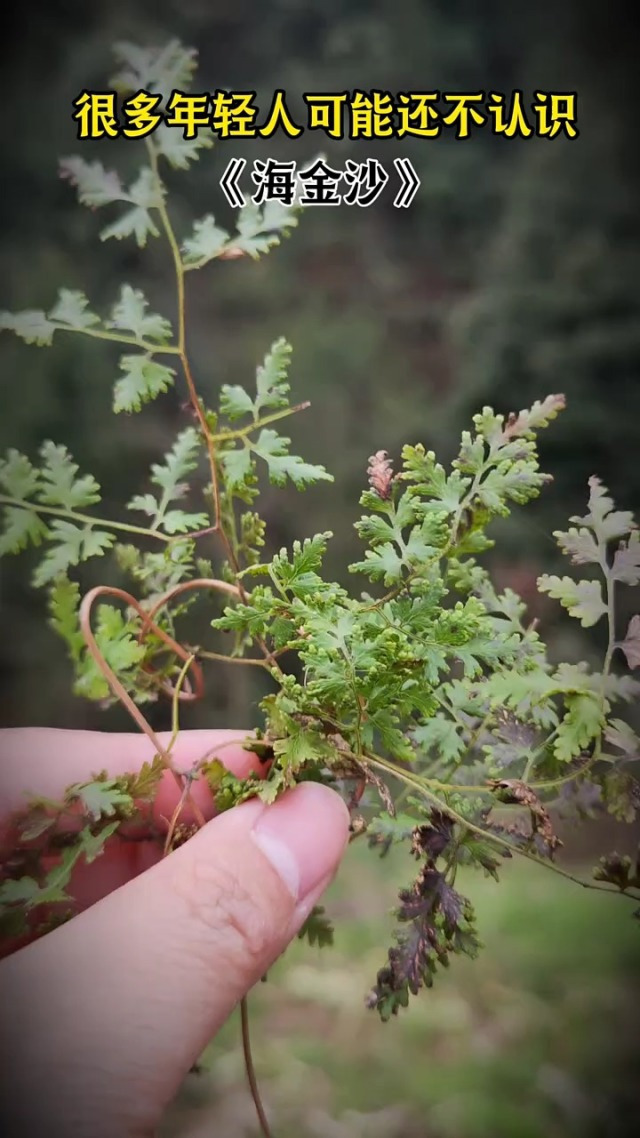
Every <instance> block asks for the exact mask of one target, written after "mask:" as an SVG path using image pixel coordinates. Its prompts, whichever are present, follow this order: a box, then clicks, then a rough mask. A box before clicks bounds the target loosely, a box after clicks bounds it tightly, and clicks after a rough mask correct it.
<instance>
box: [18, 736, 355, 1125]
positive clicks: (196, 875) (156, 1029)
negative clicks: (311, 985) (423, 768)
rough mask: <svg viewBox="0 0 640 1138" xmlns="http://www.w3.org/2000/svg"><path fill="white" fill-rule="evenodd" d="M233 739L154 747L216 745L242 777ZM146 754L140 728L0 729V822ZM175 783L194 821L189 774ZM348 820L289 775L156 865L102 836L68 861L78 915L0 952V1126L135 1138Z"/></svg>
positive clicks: (236, 994) (294, 923)
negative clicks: (278, 787)
mask: <svg viewBox="0 0 640 1138" xmlns="http://www.w3.org/2000/svg"><path fill="white" fill-rule="evenodd" d="M241 737H242V734H241V733H240V732H234V731H214V732H211V731H186V732H182V733H181V734H180V735H179V736H178V741H177V743H176V746H175V749H174V751H173V752H172V758H173V761H174V763H175V766H176V768H177V769H179V770H188V769H190V767H191V766H192V765H193V763H194V762H195V761H196V760H197V759H198V758H200V757H201V756H202V755H203V754H204V753H205V752H207V751H210V750H211V749H212V748H213V747H221V746H222V745H224V750H222V751H221V755H220V757H221V758H222V760H223V761H224V764H225V766H227V767H229V769H231V770H233V772H234V773H235V774H237V775H240V776H243V775H246V774H247V773H248V772H249V770H250V769H252V767H255V766H257V761H256V759H255V757H254V756H252V755H250V754H249V753H248V752H246V751H244V750H243V749H242V747H241V745H240V743H239V742H238V743H237V744H230V740H232V739H238V740H239V739H240V738H241ZM160 738H161V740H163V741H164V742H166V741H167V740H166V738H165V737H163V736H160ZM150 757H152V756H150V755H149V744H148V741H147V740H146V739H145V738H144V736H137V735H113V734H103V733H99V732H88V731H57V730H49V729H24V730H22V729H17V730H8V731H1V732H0V831H1V828H2V825H3V822H4V825H5V828H6V819H7V817H8V815H9V814H10V813H11V812H12V811H14V810H16V809H18V808H19V807H20V806H21V805H24V794H25V792H31V793H38V794H42V795H46V796H51V797H54V796H56V795H59V794H60V793H61V792H62V791H63V790H64V788H65V787H66V786H68V785H69V784H71V783H73V782H79V781H82V780H83V779H86V778H87V777H89V776H90V774H91V773H92V772H95V771H97V770H103V769H106V770H108V771H109V773H110V774H112V775H117V774H122V773H125V772H129V771H134V770H136V769H138V768H139V767H140V766H141V765H142V763H143V762H144V761H145V759H149V758H150ZM192 793H193V798H194V800H195V802H196V803H197V805H198V806H199V807H200V809H201V811H202V813H203V814H204V815H205V817H207V818H211V816H212V813H213V810H212V803H211V798H210V795H209V794H208V791H207V788H206V784H204V782H203V781H196V782H194V784H193V788H192ZM178 798H179V791H178V788H177V786H176V784H175V781H174V780H173V779H172V777H171V776H170V775H169V774H168V773H167V774H166V775H165V776H163V782H162V784H161V786H160V788H159V791H158V797H157V799H156V802H155V805H154V810H155V812H156V815H157V816H158V817H160V816H162V817H166V818H168V817H170V816H171V813H172V811H173V809H174V808H175V805H176V804H177V802H178ZM348 822H349V819H348V813H347V810H346V807H345V805H344V803H343V802H342V801H341V799H340V798H339V797H338V795H337V794H335V792H334V791H332V790H330V789H328V788H327V787H324V786H320V785H318V784H315V783H304V784H302V785H300V786H297V787H296V788H295V789H293V790H291V791H288V792H287V793H286V794H285V795H283V796H282V798H280V799H279V800H278V801H277V802H276V803H275V804H274V805H272V806H265V805H264V804H263V803H262V802H260V801H259V800H257V799H254V800H251V801H249V802H246V803H244V804H243V805H241V806H237V807H235V808H234V809H233V810H231V811H229V812H227V813H224V814H222V815H220V816H219V817H217V818H214V819H213V820H212V821H209V822H207V824H206V825H205V826H204V827H203V828H202V829H201V830H199V831H198V833H197V834H195V836H194V837H193V838H191V839H190V841H188V842H186V843H185V844H184V845H182V846H180V847H179V848H178V849H177V850H175V851H174V852H173V853H172V854H170V856H169V857H168V858H165V859H161V854H160V852H159V851H158V849H157V848H156V847H155V846H152V845H151V843H146V842H143V843H140V842H138V843H136V842H126V841H121V840H120V839H119V838H118V837H117V836H115V837H113V838H111V839H109V841H108V842H107V845H106V847H105V851H104V853H103V855H102V856H101V857H99V858H98V859H97V860H96V861H95V862H93V863H92V864H91V865H79V866H78V867H77V868H76V869H75V871H74V875H73V878H72V882H71V886H70V892H71V893H72V895H73V896H74V897H75V898H76V899H77V903H78V906H79V907H80V908H81V909H82V910H83V911H81V912H80V913H79V915H78V916H76V917H74V918H73V919H72V920H71V921H69V922H68V923H67V924H64V925H62V926H60V927H59V928H57V929H55V930H54V931H53V932H51V933H49V934H47V935H46V936H45V937H43V938H42V939H40V940H38V941H36V942H34V943H32V944H29V945H27V946H26V947H23V948H20V949H18V951H16V952H14V953H13V955H11V956H9V957H8V958H7V959H5V960H3V961H1V962H0V1006H2V1010H3V1015H2V1021H1V1024H0V1063H1V1065H2V1091H1V1096H2V1097H1V1102H0V1121H2V1122H3V1123H4V1126H3V1132H4V1133H5V1134H7V1135H9V1136H12V1135H14V1134H20V1135H21V1138H30V1136H31V1135H38V1136H40V1135H42V1134H46V1135H47V1136H48V1138H58V1135H60V1136H62V1135H64V1136H65V1138H79V1136H82V1138H89V1136H90V1138H127V1136H132V1138H133V1136H134V1135H135V1136H136V1138H143V1136H147V1135H153V1134H154V1132H155V1128H156V1126H157V1124H158V1122H159V1120H160V1118H161V1117H162V1115H163V1113H164V1110H165V1108H166V1107H167V1105H168V1104H169V1102H170V1101H171V1099H172V1098H173V1097H174V1095H175V1093H176V1091H177V1090H178V1088H179V1086H180V1083H181V1081H182V1079H183V1078H184V1076H185V1075H186V1073H187V1072H188V1070H189V1069H190V1067H191V1066H192V1065H193V1063H194V1062H195V1061H196V1059H197V1058H198V1056H199V1055H200V1054H201V1053H202V1051H203V1050H204V1048H205V1046H206V1045H207V1043H208V1042H209V1041H210V1039H211V1038H212V1037H213V1035H215V1033H216V1031H217V1030H218V1029H219V1028H220V1027H221V1025H222V1024H223V1023H224V1021H225V1020H226V1019H227V1018H228V1016H229V1015H230V1013H231V1012H232V1010H233V1009H234V1007H235V1006H236V1004H237V1003H238V1002H239V1000H240V999H241V998H242V997H243V996H244V995H245V994H246V992H247V991H248V990H249V989H250V988H251V987H252V986H253V985H254V984H255V983H256V982H257V981H258V980H260V978H261V977H262V976H263V975H264V974H265V972H267V970H268V969H269V968H270V966H271V965H272V964H273V962H274V960H276V958H277V957H278V956H279V955H280V954H281V953H282V952H283V951H284V949H285V948H286V946H287V944H288V943H289V942H290V941H291V940H292V939H293V938H294V937H295V935H296V933H297V932H298V931H299V929H300V927H301V926H302V924H303V923H304V921H305V919H306V917H307V915H308V913H309V911H310V910H311V908H312V907H313V905H314V904H316V902H317V900H318V898H319V897H320V895H321V894H322V892H323V891H324V889H325V888H326V887H327V885H328V884H329V882H330V881H331V879H332V878H333V876H334V874H335V872H336V869H337V866H338V863H339V861H340V858H341V856H342V853H343V851H344V849H345V847H346V844H347V840H348Z"/></svg>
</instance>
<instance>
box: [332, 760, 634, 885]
mask: <svg viewBox="0 0 640 1138" xmlns="http://www.w3.org/2000/svg"><path fill="white" fill-rule="evenodd" d="M353 757H354V758H357V756H355V755H354V756H353ZM362 759H364V761H365V762H368V763H371V765H372V766H374V767H378V768H379V769H380V770H383V771H385V772H386V773H387V774H393V775H394V776H395V777H397V778H399V779H401V780H402V781H403V782H405V783H407V784H408V785H410V786H412V787H413V788H414V789H415V790H417V791H419V792H420V794H422V795H423V797H424V798H426V799H427V800H428V801H429V802H432V803H433V805H434V806H437V807H438V809H439V810H442V812H443V813H444V814H448V815H449V817H450V818H452V819H453V821H454V822H457V823H458V824H459V825H460V826H463V827H465V829H467V830H469V831H470V832H471V833H472V834H476V835H477V836H478V837H480V838H483V839H484V840H485V841H488V842H492V843H493V844H494V845H497V846H500V847H501V848H503V849H506V850H508V851H509V853H510V854H511V855H513V854H517V855H518V856H519V857H524V858H526V859H527V860H528V861H533V862H535V863H536V865H541V866H543V867H544V868H545V869H549V870H551V871H552V872H553V873H557V874H559V875H560V877H566V878H567V880H568V881H573V882H574V884H575V885H580V886H582V888H583V889H597V890H599V891H601V892H604V893H617V892H620V891H619V890H616V889H615V888H612V889H610V888H609V887H608V886H607V885H605V884H602V885H599V884H598V883H597V882H594V881H583V880H582V878H581V877H576V876H575V875H574V874H573V873H569V871H568V870H566V869H561V868H560V866H558V865H556V864H555V863H554V862H551V861H547V860H545V858H542V857H539V856H538V854H535V853H533V852H532V851H530V850H524V849H519V848H518V847H517V846H514V845H513V844H512V843H511V842H509V841H507V839H506V838H502V837H501V836H500V835H499V834H494V833H492V831H491V830H484V829H483V828H482V826H477V825H476V824H475V823H474V822H470V821H469V819H468V818H465V817H464V815H462V814H459V813H458V811H457V810H454V809H453V808H452V807H451V806H449V805H447V803H446V802H443V801H442V799H441V798H439V797H438V795H437V794H435V793H434V792H433V791H432V790H430V789H429V787H428V786H426V785H425V783H424V781H423V780H422V779H421V778H420V777H419V776H418V775H414V774H412V773H411V772H410V771H406V770H402V769H401V768H399V767H397V766H396V765H395V764H394V763H392V762H390V761H388V760H387V759H383V758H382V756H380V755H376V756H375V757H374V756H372V755H371V754H369V753H367V754H363V755H362ZM431 785H433V784H431ZM442 789H448V790H453V791H456V790H461V789H464V790H469V787H454V786H452V787H446V786H444V785H443V786H442ZM484 789H485V791H486V792H488V788H487V787H485V788H484ZM621 896H626V897H629V898H631V899H633V900H635V901H637V900H640V894H637V895H636V894H634V893H630V892H628V891H625V892H624V893H621Z"/></svg>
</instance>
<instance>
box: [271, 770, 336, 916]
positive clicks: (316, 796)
mask: <svg viewBox="0 0 640 1138" xmlns="http://www.w3.org/2000/svg"><path fill="white" fill-rule="evenodd" d="M251 837H252V838H253V840H254V842H255V843H256V845H257V846H259V848H260V849H261V851H262V853H263V854H264V856H265V857H266V858H267V859H268V860H269V861H270V863H271V865H272V866H273V868H274V869H275V871H276V873H277V874H278V875H279V876H280V878H281V879H282V881H283V882H284V884H285V885H286V887H287V889H288V890H289V892H290V893H291V895H292V897H293V898H294V900H296V901H304V899H305V897H307V895H308V894H310V893H311V892H312V891H313V890H314V889H316V888H317V886H318V885H319V884H320V883H321V882H323V881H324V880H328V879H330V877H331V876H332V874H333V873H334V872H335V870H336V868H337V865H338V862H339V861H340V858H341V857H342V854H343V852H344V849H345V846H346V844H347V841H348V838H349V814H348V811H347V808H346V806H345V804H344V802H343V801H342V799H341V798H340V797H339V795H338V794H336V792H335V791H334V790H331V789H330V788H329V787H326V786H321V785H320V783H314V782H305V783H301V784H300V785H299V786H297V787H295V789H293V790H290V791H288V792H287V793H286V794H285V795H283V797H282V798H280V799H279V800H278V801H277V802H275V803H274V804H273V806H268V807H267V808H266V809H265V810H263V811H262V813H261V814H260V816H259V818H258V819H257V821H256V824H255V826H254V828H253V830H252V831H251Z"/></svg>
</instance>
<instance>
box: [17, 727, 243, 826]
mask: <svg viewBox="0 0 640 1138" xmlns="http://www.w3.org/2000/svg"><path fill="white" fill-rule="evenodd" d="M249 738H250V732H248V731H243V730H241V729H238V730H237V731H236V730H231V729H226V730H219V731H202V730H199V731H181V732H180V733H179V735H178V737H177V739H176V742H175V746H174V748H173V749H172V751H171V760H172V763H173V765H174V767H175V769H176V770H178V771H185V772H186V771H188V770H191V769H192V768H193V766H194V764H195V763H196V762H197V761H198V760H199V759H201V758H203V756H205V755H208V756H209V757H211V758H213V757H216V756H217V757H219V758H220V761H221V762H222V763H223V764H224V766H225V767H227V768H228V769H229V770H231V771H232V772H233V773H234V774H235V775H238V777H240V778H244V777H246V776H247V775H248V774H249V773H250V772H251V771H255V772H256V773H260V771H261V769H263V768H262V766H261V764H260V761H259V760H258V759H257V757H256V756H255V755H253V754H252V753H251V752H250V751H246V750H244V748H243V746H242V743H243V741H244V740H247V739H249ZM158 740H159V742H160V743H161V745H162V746H168V745H169V742H170V740H171V735H170V733H169V732H167V731H165V732H158ZM154 753H155V752H154V748H153V745H152V743H151V742H150V741H149V740H148V739H147V738H146V736H144V735H138V734H134V733H124V732H123V733H118V734H116V733H110V732H106V731H67V730H63V729H58V728H52V727H51V728H49V727H16V728H6V729H4V730H0V821H3V820H6V818H7V816H8V815H10V814H12V813H13V812H14V811H15V810H20V809H21V808H23V807H25V806H26V805H27V804H28V798H29V796H30V795H41V796H42V797H45V798H52V799H57V798H60V797H62V795H63V794H64V791H65V789H66V787H68V786H70V785H71V784H72V783H76V782H80V783H81V782H88V781H89V780H90V779H91V776H92V775H94V774H99V773H100V772H101V771H103V770H106V771H107V772H108V773H109V775H111V776H113V777H116V776H118V775H123V774H133V773H135V772H136V771H138V770H140V768H141V767H142V766H143V764H144V763H145V762H151V761H152V759H153V757H154ZM179 797H180V790H179V787H178V786H177V784H176V781H175V779H174V778H173V776H172V775H171V772H170V771H164V772H163V775H162V779H161V783H160V786H159V788H158V792H157V797H156V801H155V804H154V810H157V811H159V813H161V814H164V815H165V816H166V815H167V812H169V814H170V813H171V811H172V810H173V809H175V806H176V805H177V802H178V801H179ZM192 798H193V801H194V803H195V804H196V806H199V807H200V809H201V810H202V812H203V814H204V815H205V816H208V817H210V816H211V814H212V813H213V803H212V799H211V794H210V792H209V790H208V787H207V784H206V781H205V779H204V778H199V779H196V780H194V783H193V787H192Z"/></svg>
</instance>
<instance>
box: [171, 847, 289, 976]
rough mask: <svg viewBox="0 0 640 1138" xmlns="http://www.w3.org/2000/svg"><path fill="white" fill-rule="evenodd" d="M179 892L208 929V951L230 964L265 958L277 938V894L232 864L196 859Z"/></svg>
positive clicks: (205, 931) (196, 919) (249, 963)
mask: <svg viewBox="0 0 640 1138" xmlns="http://www.w3.org/2000/svg"><path fill="white" fill-rule="evenodd" d="M178 888H179V890H180V892H181V893H182V896H183V899H184V900H185V902H186V904H187V907H188V912H189V917H190V918H191V920H193V921H194V922H195V924H196V926H197V927H199V928H200V929H201V930H203V934H204V937H203V940H204V945H203V947H206V951H208V952H210V951H211V943H212V940H213V941H214V942H215V952H216V955H217V957H218V959H222V960H224V961H225V963H227V964H229V966H230V967H232V966H234V965H235V966H236V967H239V968H244V969H245V970H246V969H247V968H248V967H251V966H252V965H254V964H256V965H257V964H258V963H259V962H260V961H263V960H264V959H265V958H266V957H267V955H268V953H269V950H270V947H271V945H272V943H273V939H274V932H275V930H274V917H273V914H274V912H275V910H276V906H275V904H273V903H272V902H274V901H275V899H274V898H271V897H270V896H269V890H268V889H265V888H263V887H260V888H258V884H257V883H255V884H254V883H253V882H250V883H246V882H244V881H242V880H240V878H239V876H238V874H237V872H235V870H234V868H233V866H231V865H224V866H221V865H219V864H212V862H211V861H210V860H208V859H207V858H206V857H199V856H198V857H195V858H194V859H193V861H192V862H191V865H190V869H189V872H188V873H187V874H181V875H180V879H179V886H178Z"/></svg>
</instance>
